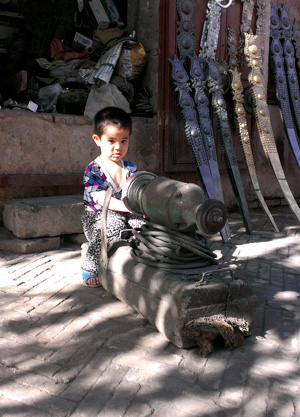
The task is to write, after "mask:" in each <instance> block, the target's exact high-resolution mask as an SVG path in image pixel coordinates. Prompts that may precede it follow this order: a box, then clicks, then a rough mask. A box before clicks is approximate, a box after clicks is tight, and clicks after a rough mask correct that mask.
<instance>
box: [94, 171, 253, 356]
mask: <svg viewBox="0 0 300 417" xmlns="http://www.w3.org/2000/svg"><path fill="white" fill-rule="evenodd" d="M107 193H108V192H107ZM105 201H106V203H105V204H106V205H107V206H108V204H109V194H108V199H106V198H105ZM123 201H124V203H125V205H126V206H127V208H128V209H129V210H130V211H132V212H133V213H136V214H139V215H144V216H147V217H148V218H150V220H151V221H152V222H155V223H157V224H156V225H155V224H152V226H156V227H154V229H156V230H155V231H154V230H152V227H151V226H150V228H148V229H147V230H146V231H145V230H144V229H143V227H142V228H141V229H135V230H133V231H132V233H133V236H132V237H131V238H130V239H129V241H128V242H125V241H124V240H121V241H117V242H115V243H114V244H112V245H110V247H109V252H108V254H107V255H108V257H107V258H106V256H103V252H105V251H106V248H104V249H105V250H104V251H103V250H102V249H103V248H101V257H100V260H99V281H100V283H101V284H102V286H103V287H104V288H105V289H106V290H107V291H109V292H111V293H112V294H113V295H115V296H116V297H117V298H118V299H119V300H121V301H123V302H125V303H127V304H128V305H130V306H131V307H132V308H134V309H135V310H136V311H137V312H139V313H140V314H142V315H143V316H144V317H145V318H146V319H147V320H148V321H149V322H150V323H152V324H153V325H154V326H155V327H156V328H157V330H159V331H160V332H162V333H163V334H165V335H166V337H167V338H168V339H169V340H170V341H171V342H172V343H174V344H175V345H176V346H178V347H180V348H187V347H191V346H195V345H198V346H199V348H200V353H201V354H202V355H203V356H207V355H208V354H209V353H210V352H212V351H213V341H214V339H215V338H216V337H217V336H219V335H220V336H222V337H223V339H224V342H225V345H226V346H227V347H229V348H234V347H237V346H242V345H243V344H244V336H248V335H249V334H250V333H251V330H250V329H251V323H252V320H253V316H254V313H255V310H256V308H257V305H258V299H257V297H256V296H255V295H254V294H253V291H252V289H251V288H250V287H249V286H248V285H247V284H246V283H244V282H243V281H242V280H240V279H238V278H236V277H234V275H233V271H232V270H231V269H230V268H229V267H226V268H219V267H218V262H214V259H213V258H214V257H216V254H214V253H213V252H211V251H208V249H209V248H208V247H207V246H206V245H205V244H203V242H201V239H199V236H198V239H197V236H196V235H197V234H196V233H195V231H197V230H199V231H200V232H201V233H207V234H214V233H217V232H218V231H219V230H220V229H221V228H222V227H223V226H224V223H225V221H226V218H227V214H226V208H225V206H224V204H223V203H222V202H220V201H218V200H207V198H206V195H205V193H204V191H203V190H202V189H201V188H200V187H198V186H197V185H195V184H186V183H182V182H179V181H174V180H170V179H168V178H164V177H157V176H156V175H155V174H153V173H151V172H143V171H141V172H137V173H135V174H133V175H132V176H131V177H130V178H129V179H128V180H127V181H126V185H125V187H124V188H123ZM147 224H148V225H150V223H149V222H148V223H146V225H147ZM164 225H166V226H167V227H166V228H165V226H164ZM166 229H168V230H166ZM103 230H104V229H103ZM193 231H194V232H193ZM127 232H128V231H127ZM143 232H145V234H144V237H146V235H147V237H148V239H146V241H145V239H144V238H141V239H139V236H140V235H142V234H143ZM166 232H167V233H166ZM182 232H183V233H182ZM192 236H196V237H195V238H193V237H192ZM136 242H138V243H136ZM102 243H103V242H102ZM153 245H155V246H156V248H158V252H156V253H155V256H154V261H151V259H153V252H152V255H151V251H150V252H149V251H146V252H147V256H146V259H141V257H140V256H133V252H134V253H135V254H136V255H137V253H136V252H135V250H137V252H140V251H142V250H143V247H144V248H145V246H146V248H147V249H152V247H153ZM142 246H143V247H142ZM190 246H193V250H192V252H191V253H189V249H190ZM195 255H198V256H199V255H200V257H198V258H197V259H195ZM149 257H150V262H149ZM182 257H184V259H183V261H184V262H187V263H186V264H184V263H183V264H182V263H181V262H180V260H181V259H182ZM106 259H108V262H106ZM166 262H169V264H168V265H165V263H166ZM193 262H195V263H193ZM170 266H171V268H170ZM186 268H188V269H189V270H188V271H187V270H186Z"/></svg>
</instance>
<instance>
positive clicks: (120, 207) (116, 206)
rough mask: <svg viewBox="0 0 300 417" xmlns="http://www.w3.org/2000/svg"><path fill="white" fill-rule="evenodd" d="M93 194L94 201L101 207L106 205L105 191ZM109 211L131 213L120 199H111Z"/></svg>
mask: <svg viewBox="0 0 300 417" xmlns="http://www.w3.org/2000/svg"><path fill="white" fill-rule="evenodd" d="M92 194H93V199H94V201H95V202H97V203H98V204H99V205H100V206H103V204H104V198H105V191H104V190H103V191H95V192H94V193H92ZM108 208H109V210H112V211H121V212H124V213H131V212H130V211H129V210H128V209H127V207H126V206H125V204H124V203H123V201H122V200H119V199H118V198H115V197H111V199H110V202H109V206H108Z"/></svg>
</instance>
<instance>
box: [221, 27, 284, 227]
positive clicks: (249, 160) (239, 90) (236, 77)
mask: <svg viewBox="0 0 300 417" xmlns="http://www.w3.org/2000/svg"><path fill="white" fill-rule="evenodd" d="M228 53H229V66H230V70H229V71H230V74H231V79H232V82H231V91H232V97H233V101H234V112H235V118H234V121H235V125H236V128H237V131H238V133H239V140H240V144H241V147H242V150H243V153H244V156H245V161H246V164H247V168H248V171H249V175H250V179H251V182H252V185H253V188H254V191H255V193H256V195H257V198H258V200H259V202H260V203H261V205H262V208H263V210H264V212H265V213H266V215H267V216H268V218H269V220H270V222H271V224H272V226H273V228H274V230H275V232H279V230H278V227H277V225H276V223H275V221H274V218H273V216H272V214H271V212H270V210H269V208H268V206H267V204H266V202H265V199H264V197H263V194H262V192H261V189H260V186H259V182H258V178H257V175H256V169H255V163H254V158H253V153H252V149H251V142H250V136H249V132H248V128H247V119H246V112H245V108H244V95H243V84H242V76H241V73H240V72H239V70H238V68H237V62H238V59H237V40H236V35H235V30H234V28H233V27H232V26H231V27H229V28H228Z"/></svg>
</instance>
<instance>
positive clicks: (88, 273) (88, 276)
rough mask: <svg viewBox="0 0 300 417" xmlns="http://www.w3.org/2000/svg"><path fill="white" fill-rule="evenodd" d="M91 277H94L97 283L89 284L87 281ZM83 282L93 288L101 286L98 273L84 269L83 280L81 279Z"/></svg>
mask: <svg viewBox="0 0 300 417" xmlns="http://www.w3.org/2000/svg"><path fill="white" fill-rule="evenodd" d="M91 278H94V279H95V280H96V284H88V283H87V281H88V280H89V279H91ZM81 283H82V285H84V286H85V287H91V288H95V287H101V284H100V282H99V278H98V275H96V274H95V273H94V272H89V271H82V281H81Z"/></svg>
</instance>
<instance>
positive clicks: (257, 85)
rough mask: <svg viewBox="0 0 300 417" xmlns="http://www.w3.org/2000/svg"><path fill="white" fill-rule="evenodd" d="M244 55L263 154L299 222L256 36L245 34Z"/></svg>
mask: <svg viewBox="0 0 300 417" xmlns="http://www.w3.org/2000/svg"><path fill="white" fill-rule="evenodd" d="M244 36H245V55H246V59H247V62H248V66H249V67H250V72H249V76H248V80H249V83H250V85H251V91H252V97H253V105H254V106H253V107H254V113H255V116H256V123H257V127H258V131H259V137H260V140H261V143H262V145H263V149H264V152H265V154H266V156H267V158H268V160H269V162H270V163H271V166H272V168H273V171H274V174H275V176H276V178H277V180H278V183H279V185H280V187H281V190H282V192H283V194H284V197H285V199H286V200H287V202H288V204H289V206H290V208H291V210H292V211H293V213H294V215H295V216H296V218H297V219H298V221H299V222H300V209H299V207H298V204H297V202H296V200H295V198H294V196H293V194H292V192H291V190H290V187H289V185H288V183H287V180H286V178H285V175H284V172H283V169H282V166H281V162H280V159H279V156H278V152H277V148H276V143H275V139H274V134H273V130H272V125H271V118H270V112H269V108H268V105H267V101H266V92H265V87H264V82H263V76H262V72H261V69H260V68H261V57H260V48H259V46H258V39H257V36H254V35H251V34H249V33H245V34H244Z"/></svg>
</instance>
